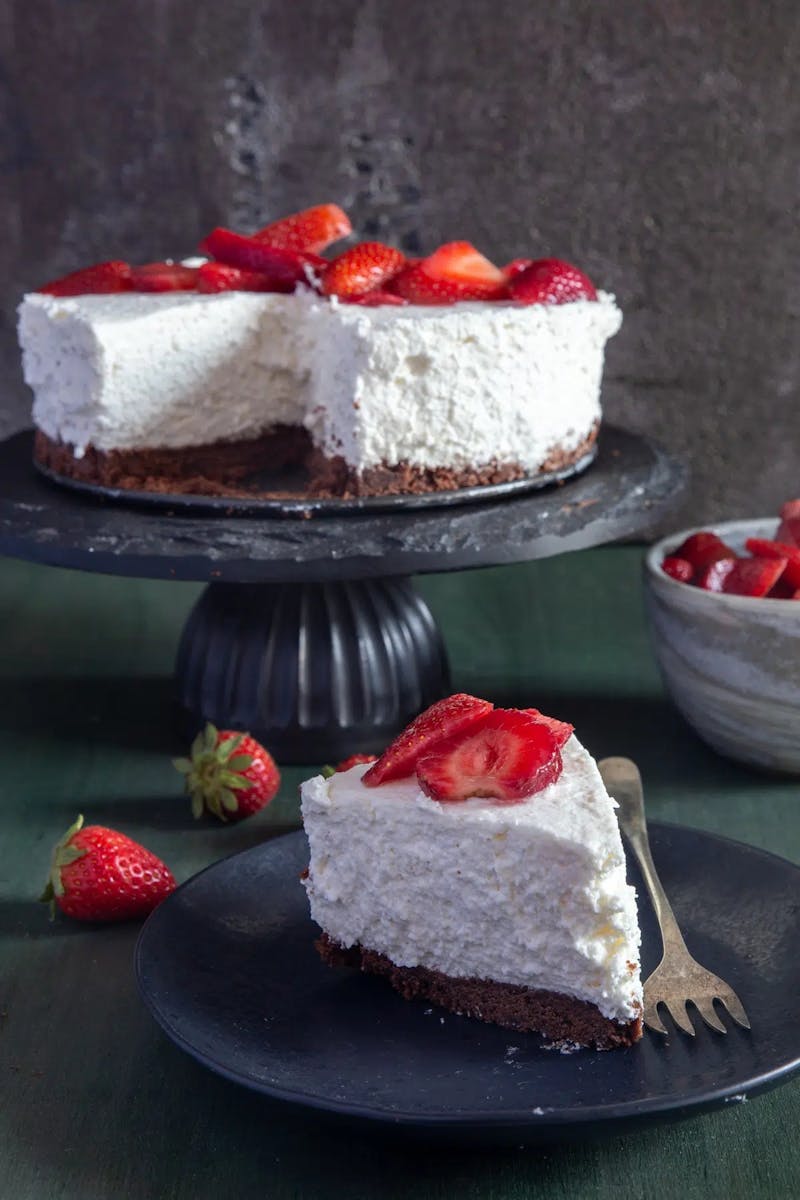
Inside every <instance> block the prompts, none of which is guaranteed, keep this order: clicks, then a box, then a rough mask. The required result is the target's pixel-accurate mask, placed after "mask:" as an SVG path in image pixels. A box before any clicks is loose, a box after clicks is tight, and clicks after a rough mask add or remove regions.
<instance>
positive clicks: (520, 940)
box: [302, 697, 642, 1049]
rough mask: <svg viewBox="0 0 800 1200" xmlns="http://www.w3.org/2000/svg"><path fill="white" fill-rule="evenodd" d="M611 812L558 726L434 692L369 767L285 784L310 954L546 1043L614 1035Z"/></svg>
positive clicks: (622, 923) (626, 927) (630, 900)
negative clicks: (303, 870)
mask: <svg viewBox="0 0 800 1200" xmlns="http://www.w3.org/2000/svg"><path fill="white" fill-rule="evenodd" d="M614 808H615V804H614V801H613V800H611V798H610V797H609V796H608V794H607V792H606V790H605V787H604V786H603V782H602V780H601V778H600V775H599V772H598V770H597V766H596V764H595V762H594V759H593V758H592V757H591V756H590V755H589V754H588V752H587V751H586V750H585V749H584V748H583V746H582V745H581V744H580V742H579V741H578V740H577V738H576V737H574V735H572V730H571V726H568V725H565V724H563V723H561V722H557V721H553V720H552V719H550V718H545V717H542V715H541V714H539V713H537V712H536V711H535V710H531V711H520V710H493V709H492V707H491V705H489V704H487V703H486V702H484V701H478V700H475V699H474V698H472V697H451V698H450V699H449V700H446V701H441V702H440V703H439V704H438V705H434V706H433V708H432V709H429V710H428V711H427V712H426V713H424V714H423V715H422V716H421V717H420V718H417V720H416V721H415V722H414V723H412V726H411V727H409V730H407V731H406V732H405V734H403V735H401V737H400V738H399V739H398V740H397V742H395V743H393V745H392V746H391V747H390V748H389V750H387V751H386V753H385V754H384V755H383V756H382V758H381V759H379V760H378V762H377V763H375V764H373V765H372V766H365V765H363V764H361V765H356V766H353V767H352V768H350V769H349V770H346V771H344V772H341V773H336V774H334V775H332V776H331V777H330V778H323V777H322V776H316V777H315V778H313V779H310V780H308V781H307V782H306V783H304V784H303V787H302V809H303V823H304V826H305V830H306V833H307V836H308V841H309V847H310V863H309V870H308V875H307V877H306V878H305V886H306V889H307V892H308V897H309V901H310V904H311V915H312V917H313V918H314V920H315V921H316V922H317V924H318V925H320V926H321V928H322V931H323V934H322V937H321V939H320V940H319V942H318V948H319V950H320V953H321V954H322V957H323V958H324V959H325V960H326V961H328V962H329V963H331V964H344V965H351V966H356V967H360V968H361V970H363V971H368V972H372V973H375V974H379V975H383V976H385V977H386V978H388V980H389V981H390V982H391V984H392V985H393V986H394V987H395V988H396V989H397V990H398V991H399V992H400V993H401V994H402V995H403V996H405V997H406V998H408V999H411V998H412V997H420V998H423V999H425V1000H426V1001H428V1002H433V1003H434V1004H437V1005H441V1006H442V1007H443V1008H446V1009H449V1010H450V1011H452V1012H457V1013H462V1014H464V1015H468V1016H472V1017H477V1018H480V1019H482V1020H485V1021H490V1022H494V1023H496V1024H499V1025H503V1026H506V1027H508V1028H511V1029H516V1030H523V1031H526V1030H530V1031H538V1032H540V1033H542V1034H544V1035H545V1036H546V1037H548V1038H550V1039H552V1040H554V1041H556V1042H559V1043H568V1044H572V1045H576V1046H589V1045H592V1046H596V1047H598V1048H601V1049H607V1048H611V1047H615V1046H627V1045H630V1044H632V1043H633V1042H635V1041H637V1040H638V1039H639V1038H640V1037H641V1032H642V1021H641V1017H642V986H641V980H640V975H639V942H640V933H639V925H638V920H637V913H636V896H635V892H634V890H633V888H632V887H631V886H630V885H629V884H628V883H627V882H626V878H625V858H624V854H623V850H622V842H621V839H620V833H619V827H618V824H617V819H616V815H615V812H614Z"/></svg>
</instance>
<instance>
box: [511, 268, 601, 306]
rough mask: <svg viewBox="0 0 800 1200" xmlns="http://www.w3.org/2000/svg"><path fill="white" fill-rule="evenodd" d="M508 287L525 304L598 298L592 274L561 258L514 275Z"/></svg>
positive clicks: (515, 297) (516, 298) (514, 296)
mask: <svg viewBox="0 0 800 1200" xmlns="http://www.w3.org/2000/svg"><path fill="white" fill-rule="evenodd" d="M508 290H509V292H510V294H511V297H512V299H514V300H518V301H519V302H520V303H522V304H569V303H571V302H572V301H573V300H596V299H597V292H596V291H595V287H594V284H593V283H592V281H591V279H589V277H588V275H584V273H583V271H579V270H578V268H577V267H574V266H573V265H572V263H568V262H563V261H562V260H561V259H558V258H539V259H537V260H536V261H535V262H532V263H531V265H530V266H529V267H528V269H527V270H525V271H521V272H519V273H518V274H515V275H514V276H513V277H512V279H511V280H510V282H509V285H508Z"/></svg>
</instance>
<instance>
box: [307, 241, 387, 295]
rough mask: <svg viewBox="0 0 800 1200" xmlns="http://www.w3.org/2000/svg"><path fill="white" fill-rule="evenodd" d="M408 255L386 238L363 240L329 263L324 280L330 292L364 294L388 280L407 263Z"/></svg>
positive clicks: (327, 292)
mask: <svg viewBox="0 0 800 1200" xmlns="http://www.w3.org/2000/svg"><path fill="white" fill-rule="evenodd" d="M405 261H406V260H405V255H403V254H401V253H400V251H399V250H395V248H394V247H393V246H384V244H383V243H382V242H360V243H359V245H358V246H352V247H351V248H350V249H349V250H345V252H344V254H340V255H339V257H338V258H335V259H334V260H333V262H332V263H331V264H330V265H329V266H328V268H327V270H326V271H325V275H324V278H323V280H322V291H323V292H324V294H325V295H326V296H363V295H366V294H367V293H368V292H374V291H376V290H378V289H380V288H382V287H383V286H384V284H386V283H388V281H389V280H390V279H391V278H392V277H393V276H394V275H396V274H397V273H398V271H399V270H400V269H401V268H402V267H403V266H404V265H405Z"/></svg>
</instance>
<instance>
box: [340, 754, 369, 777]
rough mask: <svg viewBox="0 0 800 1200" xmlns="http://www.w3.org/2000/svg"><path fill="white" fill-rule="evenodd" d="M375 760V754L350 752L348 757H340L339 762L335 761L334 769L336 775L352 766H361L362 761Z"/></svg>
mask: <svg viewBox="0 0 800 1200" xmlns="http://www.w3.org/2000/svg"><path fill="white" fill-rule="evenodd" d="M375 760H376V755H374V754H351V755H350V757H349V758H345V759H342V761H341V762H340V763H337V764H336V767H335V768H334V770H335V773H336V774H337V775H338V774H340V772H342V771H349V770H350V769H351V768H352V767H358V766H361V764H362V763H373V762H375Z"/></svg>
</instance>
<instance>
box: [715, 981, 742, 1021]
mask: <svg viewBox="0 0 800 1200" xmlns="http://www.w3.org/2000/svg"><path fill="white" fill-rule="evenodd" d="M717 999H718V1000H719V1001H720V1002H721V1003H722V1005H723V1007H724V1008H726V1009H727V1010H728V1012H729V1013H730V1014H731V1016H732V1017H733V1019H734V1021H735V1022H736V1024H737V1025H741V1026H742V1028H743V1029H749V1028H750V1022H749V1020H748V1019H747V1013H746V1012H745V1011H744V1005H743V1004H742V1002H741V1000H740V999H739V997H738V996H737V995H736V992H734V991H732V990H731V989H730V988H726V989H725V991H724V992H723V991H720V992H719V994H718V996H717Z"/></svg>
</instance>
